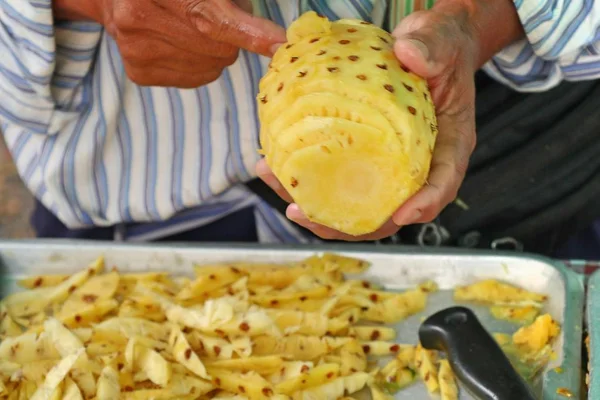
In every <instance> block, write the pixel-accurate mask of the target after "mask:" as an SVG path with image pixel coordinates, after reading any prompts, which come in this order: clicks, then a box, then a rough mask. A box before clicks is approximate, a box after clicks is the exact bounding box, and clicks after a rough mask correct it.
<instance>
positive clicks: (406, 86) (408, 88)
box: [403, 83, 413, 92]
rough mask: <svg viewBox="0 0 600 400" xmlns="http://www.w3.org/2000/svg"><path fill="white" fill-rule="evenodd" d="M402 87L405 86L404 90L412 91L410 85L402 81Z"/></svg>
mask: <svg viewBox="0 0 600 400" xmlns="http://www.w3.org/2000/svg"><path fill="white" fill-rule="evenodd" d="M403 85H404V87H405V88H406V90H408V91H409V92H412V91H413V88H412V86H408V85H407V84H406V83H403Z"/></svg>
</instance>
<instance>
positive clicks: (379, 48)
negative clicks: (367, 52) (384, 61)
mask: <svg viewBox="0 0 600 400" xmlns="http://www.w3.org/2000/svg"><path fill="white" fill-rule="evenodd" d="M371 48H372V49H373V50H375V51H381V47H377V46H371Z"/></svg>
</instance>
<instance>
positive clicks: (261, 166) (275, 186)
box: [256, 158, 294, 203]
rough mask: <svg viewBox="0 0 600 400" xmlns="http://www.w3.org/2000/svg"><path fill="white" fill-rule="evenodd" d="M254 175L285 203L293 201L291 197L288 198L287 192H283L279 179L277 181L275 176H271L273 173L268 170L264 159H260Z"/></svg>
mask: <svg viewBox="0 0 600 400" xmlns="http://www.w3.org/2000/svg"><path fill="white" fill-rule="evenodd" d="M256 175H258V177H259V178H260V179H261V180H262V181H263V182H264V183H266V184H267V186H269V187H270V188H271V189H272V190H273V191H274V192H275V193H277V194H278V195H279V197H281V198H282V199H283V200H285V201H287V202H288V203H291V202H293V201H294V200H293V199H292V196H290V194H289V193H288V192H287V190H285V188H284V187H283V185H282V184H281V182H279V179H277V177H276V176H275V174H273V171H271V168H269V166H268V165H267V161H266V160H265V159H264V158H262V159H260V161H258V163H257V164H256Z"/></svg>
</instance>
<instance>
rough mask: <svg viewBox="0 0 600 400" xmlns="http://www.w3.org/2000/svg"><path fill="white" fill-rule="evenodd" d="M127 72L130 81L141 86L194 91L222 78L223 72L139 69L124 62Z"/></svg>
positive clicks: (156, 68)
mask: <svg viewBox="0 0 600 400" xmlns="http://www.w3.org/2000/svg"><path fill="white" fill-rule="evenodd" d="M123 64H124V66H125V72H126V73H127V76H128V77H129V79H130V80H131V81H132V82H134V83H136V84H137V85H140V86H157V87H176V88H180V89H192V88H197V87H200V86H204V85H206V84H209V83H211V82H213V81H215V80H217V79H218V78H219V77H220V76H221V72H222V70H211V71H206V72H203V73H195V74H193V73H189V72H181V71H176V70H173V69H171V68H159V67H150V68H138V67H134V66H132V65H131V64H129V63H128V62H127V61H124V63H123Z"/></svg>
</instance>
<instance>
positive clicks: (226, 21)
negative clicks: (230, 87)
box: [192, 0, 286, 57]
mask: <svg viewBox="0 0 600 400" xmlns="http://www.w3.org/2000/svg"><path fill="white" fill-rule="evenodd" d="M236 1H237V2H238V3H239V4H242V6H244V8H245V9H246V10H249V9H250V7H249V6H248V3H249V2H247V1H246V0H236ZM250 6H251V4H250ZM192 15H193V16H195V17H194V18H195V19H196V21H195V24H196V27H197V28H198V29H199V30H200V31H201V32H202V33H204V34H205V35H207V36H209V37H210V38H211V39H213V40H216V41H218V42H223V43H229V44H231V45H233V46H235V47H238V48H240V49H245V50H248V51H250V52H253V53H258V54H262V55H264V56H269V57H270V56H272V55H273V48H274V46H275V45H276V44H278V43H284V42H285V40H286V37H285V29H283V27H281V26H279V25H277V24H276V23H274V22H272V21H269V20H267V19H265V18H260V17H256V16H254V15H252V14H251V13H249V12H247V11H245V10H244V9H242V8H240V7H239V6H238V5H237V4H235V3H234V2H233V1H231V0H225V1H223V0H215V1H204V2H201V3H199V4H198V5H197V6H196V7H195V10H194V11H193V12H192Z"/></svg>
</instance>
